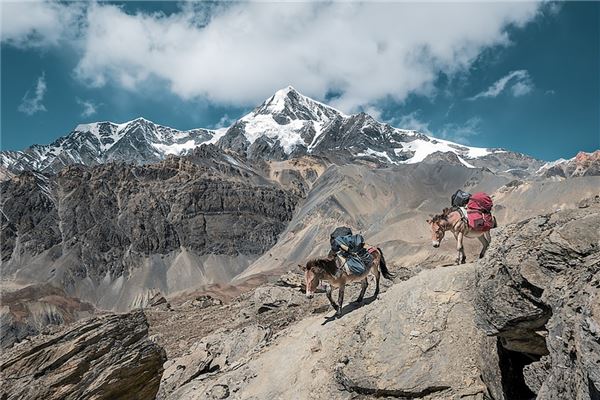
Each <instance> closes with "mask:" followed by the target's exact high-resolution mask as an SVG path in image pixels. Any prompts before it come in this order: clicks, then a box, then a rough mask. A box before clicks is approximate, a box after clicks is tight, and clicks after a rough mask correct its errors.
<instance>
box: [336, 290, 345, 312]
mask: <svg viewBox="0 0 600 400" xmlns="http://www.w3.org/2000/svg"><path fill="white" fill-rule="evenodd" d="M345 287H346V285H345V284H342V285H341V286H340V293H339V294H338V307H339V308H338V309H337V315H338V317H341V316H342V307H343V306H344V288H345Z"/></svg>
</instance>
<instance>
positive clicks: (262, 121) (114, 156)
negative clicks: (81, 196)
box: [0, 86, 541, 173]
mask: <svg viewBox="0 0 600 400" xmlns="http://www.w3.org/2000/svg"><path fill="white" fill-rule="evenodd" d="M202 143H213V144H216V145H217V146H219V147H221V148H223V149H227V150H232V151H236V152H239V153H243V154H245V155H246V156H247V157H249V158H259V159H276V160H283V159H287V158H291V157H296V156H300V155H303V154H315V155H319V154H321V155H332V154H335V155H336V156H338V155H339V156H340V157H350V158H359V159H360V158H365V159H369V160H377V161H379V162H382V163H386V164H414V163H418V162H423V161H425V160H426V159H427V158H429V157H434V158H435V157H436V156H435V155H436V154H444V153H453V154H455V155H456V156H457V158H454V160H455V161H456V160H457V161H456V162H460V163H461V164H463V165H465V166H467V167H469V168H474V167H488V168H491V169H494V170H498V171H505V170H507V169H517V170H519V171H525V173H529V172H535V170H536V169H537V168H538V167H539V166H540V165H541V163H540V162H538V160H534V159H532V158H531V157H528V156H525V155H522V154H519V153H513V152H507V151H504V150H500V149H485V148H478V147H470V146H464V145H460V144H457V143H453V142H450V141H447V140H442V139H436V138H434V137H431V136H428V135H425V134H423V133H420V132H418V131H415V130H406V129H400V128H395V127H393V126H391V125H389V124H386V123H382V122H379V121H377V120H375V119H374V118H373V117H372V116H370V115H368V114H366V113H358V114H353V115H346V114H344V113H342V112H341V111H339V110H336V109H335V108H333V107H330V106H328V105H325V104H323V103H320V102H318V101H315V100H313V99H311V98H309V97H306V96H304V95H302V94H300V93H299V92H298V91H296V90H295V89H294V88H293V87H291V86H288V87H286V88H284V89H281V90H279V91H277V92H276V93H275V94H274V95H273V96H271V97H270V98H268V99H267V100H265V101H264V102H263V103H262V104H261V105H260V106H258V107H256V108H255V109H254V110H253V111H251V112H250V113H248V114H247V115H245V116H243V117H242V118H240V119H239V120H237V121H236V122H235V123H234V124H233V125H231V126H230V127H228V128H221V129H218V130H208V129H193V130H188V131H180V130H177V129H173V128H170V127H166V126H162V125H158V124H155V123H153V122H151V121H148V120H146V119H144V118H137V119H135V120H132V121H128V122H124V123H121V124H115V123H113V122H108V121H107V122H94V123H89V124H81V125H78V126H77V127H76V128H75V129H74V130H73V131H72V132H71V133H70V134H69V135H67V136H64V137H61V138H59V139H57V140H56V141H55V142H54V143H52V144H50V145H46V146H39V145H34V146H31V147H30V148H28V149H26V150H25V151H19V152H13V151H8V152H1V153H0V165H2V166H3V167H5V168H7V169H9V170H11V171H13V172H16V171H22V170H28V169H34V170H39V171H50V172H53V171H57V170H59V169H60V168H62V167H63V166H64V165H68V164H73V163H82V164H87V165H94V164H99V163H103V162H108V161H112V160H119V161H127V162H135V163H149V162H155V161H159V160H161V159H164V158H165V157H166V156H167V155H169V154H175V155H181V154H186V153H187V152H189V151H191V150H192V149H193V148H195V147H197V146H199V145H200V144H202ZM528 171H529V172H528Z"/></svg>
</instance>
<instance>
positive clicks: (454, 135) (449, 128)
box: [438, 117, 482, 144]
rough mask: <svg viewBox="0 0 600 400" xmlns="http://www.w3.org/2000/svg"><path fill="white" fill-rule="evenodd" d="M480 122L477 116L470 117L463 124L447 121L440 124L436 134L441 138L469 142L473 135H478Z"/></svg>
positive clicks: (463, 142)
mask: <svg viewBox="0 0 600 400" xmlns="http://www.w3.org/2000/svg"><path fill="white" fill-rule="evenodd" d="M481 123H482V120H481V118H479V117H471V118H469V119H468V120H467V121H466V122H465V123H464V124H457V123H448V124H445V125H444V126H442V129H440V131H439V133H438V135H439V136H441V137H442V138H443V139H448V140H452V141H455V142H458V143H462V144H469V141H470V139H471V138H472V137H473V136H477V135H479V133H480V129H481Z"/></svg>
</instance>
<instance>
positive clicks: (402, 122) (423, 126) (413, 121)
mask: <svg viewBox="0 0 600 400" xmlns="http://www.w3.org/2000/svg"><path fill="white" fill-rule="evenodd" d="M389 123H390V124H391V125H394V126H397V127H398V128H402V129H413V130H416V131H419V132H422V133H427V134H431V131H430V130H429V122H424V121H422V120H421V119H420V118H419V110H417V111H413V112H411V113H410V114H406V115H402V116H401V117H400V118H394V119H392V120H391V121H389Z"/></svg>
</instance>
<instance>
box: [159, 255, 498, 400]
mask: <svg viewBox="0 0 600 400" xmlns="http://www.w3.org/2000/svg"><path fill="white" fill-rule="evenodd" d="M474 275H475V265H473V264H466V265H463V266H460V267H453V268H438V269H436V270H427V271H422V272H421V273H420V274H418V275H417V276H415V277H413V278H411V279H409V280H407V281H404V282H402V283H399V284H397V285H394V286H392V287H390V288H389V289H388V290H387V291H386V292H385V293H383V294H380V299H373V298H370V297H369V294H371V293H372V292H371V291H368V292H367V298H366V299H365V303H366V304H364V305H363V306H362V307H361V306H360V305H357V304H347V306H346V314H345V315H344V316H343V317H342V318H341V319H332V318H331V317H329V316H327V315H326V316H323V315H317V316H308V317H306V318H305V319H303V320H301V321H299V322H297V323H295V324H294V325H291V326H289V327H287V328H285V329H284V330H282V331H279V332H278V333H276V334H275V335H274V336H273V338H272V339H271V340H269V341H266V342H265V341H263V340H262V339H261V340H258V338H262V337H263V336H262V335H257V333H256V331H255V329H257V327H255V328H253V329H249V328H245V330H237V331H233V332H231V335H233V336H235V337H236V338H237V342H239V343H246V344H245V345H244V346H242V347H243V349H242V350H243V351H242V354H244V355H243V356H242V357H237V358H236V361H235V362H233V363H219V366H220V368H219V369H218V370H216V369H215V370H212V371H211V372H209V370H210V369H208V370H207V368H206V365H212V364H211V363H212V361H211V363H210V364H207V362H206V359H207V358H206V355H205V350H204V349H205V347H206V346H204V345H202V346H199V348H197V349H196V350H194V351H192V352H190V353H191V354H196V356H194V357H195V358H197V359H198V360H199V362H195V363H194V366H193V367H192V366H186V369H185V370H186V371H187V370H188V369H189V368H191V370H192V371H197V370H198V368H199V367H198V366H201V369H202V373H201V374H198V375H197V376H196V377H195V378H192V379H189V378H188V379H185V380H180V382H182V383H183V384H182V385H181V386H180V387H179V388H178V389H177V390H175V391H174V392H172V393H170V394H167V393H165V394H166V398H169V399H219V398H228V399H267V398H273V399H276V398H277V399H286V398H289V399H323V398H332V399H333V398H334V399H352V398H362V396H375V397H398V398H426V399H449V398H461V399H483V398H484V397H483V396H484V395H487V389H486V387H485V385H484V384H483V382H482V381H481V379H480V375H481V370H480V367H479V365H480V364H481V362H480V357H479V344H480V343H482V342H483V341H484V340H485V336H484V335H483V333H482V332H481V331H479V330H478V329H477V328H476V327H475V325H474V321H473V318H474V310H473V306H472V294H473V288H474V284H475V276H474ZM280 289H281V290H282V291H285V290H287V291H292V290H297V289H292V288H285V287H281V288H280ZM264 294H265V293H263V292H259V294H257V295H256V296H258V297H259V298H260V299H261V301H262V298H263V297H264V296H263V295H264ZM268 294H269V295H272V297H276V298H283V297H285V296H281V295H280V294H277V293H276V292H273V291H269V292H268ZM352 295H353V296H354V295H355V293H352ZM320 296H323V297H324V295H323V294H321V295H320ZM268 297H269V296H268ZM284 300H285V299H284ZM314 300H318V299H314ZM257 304H258V303H257ZM284 309H285V307H277V308H275V309H274V310H273V311H270V313H277V312H281V311H283V310H284ZM280 310H281V311H280ZM268 314H269V313H264V314H261V315H268ZM209 348H210V346H209ZM186 357H187V356H184V357H182V358H181V359H179V360H175V363H174V364H173V365H172V366H171V367H173V366H174V365H176V364H183V363H186V362H187V361H189V358H186ZM171 369H174V370H176V368H171ZM168 370H169V369H168ZM193 375H195V373H193V374H192V375H191V376H193ZM170 379H171V378H168V377H167V375H166V373H165V375H164V377H163V385H164V388H165V389H167V387H168V386H167V385H168V383H169V380H170ZM186 381H187V382H186Z"/></svg>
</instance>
